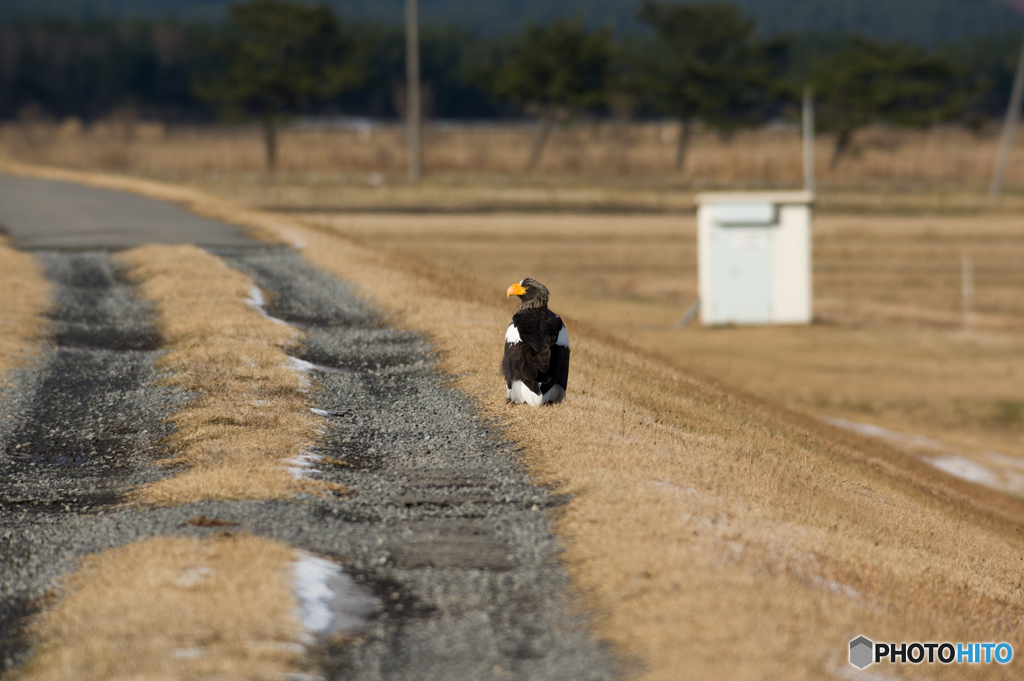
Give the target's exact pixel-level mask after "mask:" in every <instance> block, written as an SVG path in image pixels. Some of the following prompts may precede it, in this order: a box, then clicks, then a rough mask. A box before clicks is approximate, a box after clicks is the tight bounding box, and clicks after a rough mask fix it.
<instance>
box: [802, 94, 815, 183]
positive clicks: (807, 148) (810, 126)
mask: <svg viewBox="0 0 1024 681" xmlns="http://www.w3.org/2000/svg"><path fill="white" fill-rule="evenodd" d="M802 119H803V140H804V189H805V190H807V191H809V192H813V191H814V91H813V90H811V88H810V86H807V87H805V88H804V111H803V116H802Z"/></svg>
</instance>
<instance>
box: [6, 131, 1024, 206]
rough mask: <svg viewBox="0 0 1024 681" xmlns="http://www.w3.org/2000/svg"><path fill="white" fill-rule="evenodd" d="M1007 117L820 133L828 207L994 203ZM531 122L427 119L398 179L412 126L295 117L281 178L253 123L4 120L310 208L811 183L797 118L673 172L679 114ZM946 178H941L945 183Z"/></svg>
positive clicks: (87, 155) (55, 156) (63, 161)
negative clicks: (532, 165) (349, 124)
mask: <svg viewBox="0 0 1024 681" xmlns="http://www.w3.org/2000/svg"><path fill="white" fill-rule="evenodd" d="M997 132H998V131H997V130H994V129H987V130H985V131H983V132H980V133H977V134H975V133H972V132H970V131H967V130H964V129H962V128H956V127H939V128H935V129H933V130H929V131H909V130H892V129H886V128H872V129H866V130H864V131H861V132H859V133H858V134H857V135H856V137H855V138H854V142H853V146H852V148H851V150H850V152H849V154H848V155H847V156H846V157H844V158H843V159H842V161H841V162H840V163H839V164H838V166H837V167H836V168H830V167H829V159H830V153H831V146H832V144H833V137H832V136H831V135H827V134H823V135H821V136H819V138H818V141H817V145H816V151H815V153H816V160H817V163H816V165H817V170H816V174H817V176H818V179H819V184H820V185H821V186H822V187H824V188H827V189H828V191H827V192H826V193H825V194H824V195H823V197H822V200H823V201H824V204H825V205H826V206H833V205H834V206H835V207H837V208H843V209H882V210H887V209H891V208H896V209H908V208H915V207H920V204H921V203H922V202H924V204H925V205H927V206H928V207H931V208H935V209H941V210H974V209H978V208H983V207H985V205H986V204H985V201H984V198H983V194H984V190H985V189H986V188H987V185H988V181H989V178H990V176H991V173H992V168H993V164H994V159H995V150H996V144H997V142H998V135H997ZM534 133H535V126H533V125H532V124H529V123H524V124H493V125H492V124H488V125H473V124H462V125H455V124H445V123H428V124H427V126H426V128H425V133H424V135H425V137H424V165H425V168H426V171H427V173H428V175H429V176H430V177H431V180H430V183H429V184H428V185H427V188H426V191H422V190H419V191H418V190H417V189H416V188H412V187H406V186H404V177H405V168H406V157H405V136H404V135H405V133H404V129H403V128H402V127H401V126H398V125H394V124H385V125H381V124H372V125H370V124H367V125H365V126H364V127H357V128H355V129H330V128H302V127H289V128H285V129H284V130H283V131H282V132H281V135H280V149H279V168H278V170H279V173H280V175H281V176H282V177H284V178H287V179H288V181H287V182H285V183H284V184H285V185H286V186H281V185H280V183H278V182H277V181H276V180H275V179H274V178H268V177H266V176H265V175H264V170H265V165H264V156H263V153H264V152H263V146H262V137H261V133H260V131H259V129H257V128H255V127H245V126H238V127H230V126H207V127H172V128H165V127H164V126H162V125H160V124H153V123H143V122H134V121H113V122H109V121H108V122H99V123H96V124H94V125H91V126H89V127H83V126H82V125H81V123H78V122H77V121H74V120H71V121H66V122H64V123H62V124H56V123H45V122H37V123H32V124H20V125H16V124H8V125H6V126H4V127H3V128H2V129H0V153H4V152H6V154H8V155H10V156H11V157H13V158H16V159H18V160H20V161H22V162H26V163H35V164H46V165H58V166H63V167H69V168H78V169H83V170H104V171H116V172H120V173H131V174H139V175H143V176H147V177H153V178H156V179H162V180H167V181H172V182H189V183H202V184H207V185H212V186H211V187H210V188H211V189H213V190H215V191H217V190H218V187H217V185H218V184H227V185H229V186H228V187H227V188H224V191H226V192H230V193H232V194H234V195H235V196H239V192H245V193H246V195H245V196H244V198H245V199H246V201H247V203H250V204H251V205H260V206H267V207H271V206H274V207H289V208H298V209H308V208H309V207H310V206H319V207H321V208H326V207H331V208H358V207H367V206H377V207H379V206H380V205H382V204H387V205H391V206H393V207H396V206H400V205H402V204H408V205H415V206H426V207H445V206H449V205H451V204H453V203H460V204H461V205H462V206H463V207H465V206H467V205H470V206H475V207H479V208H490V209H492V210H493V209H494V208H495V207H502V206H526V207H535V206H540V207H543V206H548V207H551V206H553V205H561V206H568V207H573V206H576V207H594V206H602V207H609V206H610V207H615V206H620V207H628V208H637V207H640V208H643V209H646V210H659V211H662V210H687V209H689V207H690V206H692V202H691V201H690V197H691V195H692V192H693V191H699V190H702V189H710V188H721V187H728V188H740V187H759V188H773V187H775V188H787V187H788V188H792V187H796V186H800V184H801V183H802V181H803V171H802V157H801V148H800V140H799V135H798V130H797V129H796V127H795V126H791V125H776V126H768V127H765V128H762V129H758V130H751V131H742V132H738V133H736V134H734V135H732V136H731V137H728V138H723V137H720V136H719V135H717V134H715V133H713V132H710V131H702V130H698V131H697V132H696V133H695V134H694V137H693V142H692V145H691V150H690V153H689V156H688V160H687V165H686V167H685V169H684V170H683V171H682V172H676V171H674V170H673V162H674V155H675V148H676V136H677V134H678V126H677V125H676V124H675V123H672V122H642V123H633V124H631V125H628V126H625V125H623V124H622V123H616V122H590V121H573V122H570V123H567V124H565V125H563V126H561V127H558V128H557V129H556V131H555V132H554V133H553V135H552V137H551V139H550V142H549V145H548V147H547V149H546V152H545V155H544V157H543V160H542V162H541V164H540V166H539V167H538V168H537V170H536V171H534V172H526V171H525V165H526V161H527V155H528V153H529V149H530V144H531V141H532V138H533V135H534ZM1006 186H1007V193H1008V197H1007V203H1006V205H1008V206H1017V205H1018V204H1021V205H1024V203H1022V202H1024V139H1021V138H1018V142H1017V149H1016V151H1015V153H1014V154H1013V156H1011V163H1010V167H1009V169H1008V174H1007V185H1006ZM935 190H940V191H937V192H936V191H935Z"/></svg>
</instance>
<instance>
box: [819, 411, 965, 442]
mask: <svg viewBox="0 0 1024 681" xmlns="http://www.w3.org/2000/svg"><path fill="white" fill-rule="evenodd" d="M822 420H823V421H825V422H826V423H831V424H832V425H833V426H838V427H840V428H842V429H844V430H852V431H853V432H855V433H860V434H861V435H872V436H874V437H880V438H883V439H886V440H893V441H895V442H903V443H906V444H908V445H915V446H918V447H927V448H929V449H947V448H948V445H946V443H945V442H940V441H939V440H933V439H932V438H930V437H924V436H923V435H913V434H911V433H901V432H900V431H898V430H889V429H888V428H882V427H881V426H876V425H872V424H870V423H858V422H856V421H847V420H846V419H837V418H832V417H829V416H825V417H823V418H822Z"/></svg>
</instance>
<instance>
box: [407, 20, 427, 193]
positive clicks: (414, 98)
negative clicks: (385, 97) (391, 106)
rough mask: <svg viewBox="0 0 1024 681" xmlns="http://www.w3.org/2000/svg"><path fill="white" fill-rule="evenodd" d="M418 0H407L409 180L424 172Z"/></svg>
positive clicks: (418, 177) (417, 179)
mask: <svg viewBox="0 0 1024 681" xmlns="http://www.w3.org/2000/svg"><path fill="white" fill-rule="evenodd" d="M417 1H418V0H405V83H406V97H405V124H406V134H407V139H408V154H409V181H410V182H419V181H420V177H422V175H423V167H422V161H423V151H422V147H421V145H420V131H421V128H422V120H421V110H420V21H419V10H418V8H417Z"/></svg>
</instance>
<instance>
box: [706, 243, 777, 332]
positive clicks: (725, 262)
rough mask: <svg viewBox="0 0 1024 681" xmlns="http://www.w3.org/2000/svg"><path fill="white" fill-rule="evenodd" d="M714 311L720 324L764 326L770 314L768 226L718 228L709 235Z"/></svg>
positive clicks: (770, 264) (770, 272)
mask: <svg viewBox="0 0 1024 681" xmlns="http://www.w3.org/2000/svg"><path fill="white" fill-rule="evenodd" d="M711 238H712V241H713V244H712V250H713V254H712V258H713V260H714V265H713V268H714V277H715V282H714V286H715V299H714V302H713V305H714V306H715V309H714V310H713V312H712V314H713V317H714V319H716V320H718V321H719V323H723V322H724V323H733V324H767V323H768V322H769V321H770V320H771V314H772V250H771V229H770V228H769V227H753V226H744V227H720V228H719V229H715V230H714V231H713V232H712V236H711Z"/></svg>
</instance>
